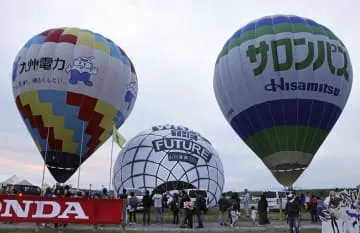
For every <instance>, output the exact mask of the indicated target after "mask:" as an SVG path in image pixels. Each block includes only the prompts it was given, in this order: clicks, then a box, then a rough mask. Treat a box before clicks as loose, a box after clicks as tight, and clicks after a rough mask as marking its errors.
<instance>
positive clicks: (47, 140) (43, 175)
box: [41, 120, 50, 191]
mask: <svg viewBox="0 0 360 233" xmlns="http://www.w3.org/2000/svg"><path fill="white" fill-rule="evenodd" d="M49 131H50V120H49V125H48V130H47V135H46V145H45V156H44V166H43V173H42V180H41V191H43V190H42V189H43V186H44V179H45V167H46V158H47V151H48V144H49Z"/></svg>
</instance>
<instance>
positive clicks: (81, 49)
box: [12, 28, 138, 183]
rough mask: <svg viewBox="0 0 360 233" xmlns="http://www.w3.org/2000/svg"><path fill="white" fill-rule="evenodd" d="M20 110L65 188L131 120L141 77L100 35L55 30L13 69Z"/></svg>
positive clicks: (31, 44) (35, 41)
mask: <svg viewBox="0 0 360 233" xmlns="http://www.w3.org/2000/svg"><path fill="white" fill-rule="evenodd" d="M12 87H13V93H14V98H15V101H16V105H17V107H18V110H19V112H20V114H21V116H22V118H23V120H24V122H25V124H26V126H27V128H28V130H29V132H30V134H31V136H32V138H33V139H34V141H35V143H36V145H37V147H38V149H39V151H40V152H41V155H42V157H43V158H44V159H45V161H46V164H47V167H48V168H49V170H50V172H51V174H52V175H53V177H54V178H55V179H56V180H57V181H58V182H61V183H63V182H65V181H66V180H68V179H69V178H70V177H71V175H72V174H73V173H74V172H75V171H76V169H77V168H78V167H79V166H80V164H81V163H83V162H84V161H86V159H87V158H89V156H91V155H92V154H93V153H94V151H95V150H96V149H97V148H99V147H100V146H101V145H102V144H103V143H104V142H105V141H106V140H107V139H108V137H109V136H110V135H111V133H112V127H113V123H114V124H115V127H116V128H119V127H120V126H121V125H122V124H123V123H124V121H125V120H126V118H127V117H128V116H129V114H130V112H131V110H132V108H133V106H134V103H135V100H136V97H137V87H138V84H137V77H136V72H135V69H134V66H133V64H132V62H131V61H130V59H129V58H128V56H127V55H126V54H125V52H124V51H123V50H122V49H121V48H120V47H119V46H117V45H116V44H115V43H113V42H112V41H111V40H109V39H107V38H105V37H103V36H102V35H100V34H98V33H94V32H91V31H89V30H84V29H79V28H55V29H50V30H47V31H44V32H42V33H40V34H38V35H35V36H34V37H32V38H31V39H30V40H29V41H28V42H27V43H26V44H25V46H24V47H23V48H22V49H21V50H20V52H19V53H18V55H17V57H16V59H15V62H14V64H13V73H12Z"/></svg>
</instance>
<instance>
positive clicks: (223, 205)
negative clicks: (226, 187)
mask: <svg viewBox="0 0 360 233" xmlns="http://www.w3.org/2000/svg"><path fill="white" fill-rule="evenodd" d="M218 205H219V212H220V225H221V226H223V225H224V226H226V222H227V220H226V219H227V217H228V209H229V207H230V205H231V204H230V201H229V200H228V199H226V197H225V194H224V193H223V194H222V197H221V198H220V199H219V202H218Z"/></svg>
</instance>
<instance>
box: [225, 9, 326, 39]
mask: <svg viewBox="0 0 360 233" xmlns="http://www.w3.org/2000/svg"><path fill="white" fill-rule="evenodd" d="M280 23H292V24H299V23H303V24H307V25H309V26H317V27H321V28H323V29H325V30H326V31H329V29H328V28H326V27H325V26H323V25H321V24H318V23H316V22H315V21H313V20H311V19H305V18H301V17H299V16H285V15H277V16H273V17H264V18H261V19H259V20H257V21H254V22H251V23H249V24H247V25H246V26H245V27H243V28H241V29H239V30H238V31H236V32H235V33H234V35H233V36H232V37H231V38H230V39H229V40H227V42H226V43H225V45H224V46H227V45H228V44H229V43H230V41H231V40H233V39H235V38H237V37H240V36H241V35H242V34H244V33H245V32H247V31H251V30H255V28H259V27H261V26H271V25H276V24H280Z"/></svg>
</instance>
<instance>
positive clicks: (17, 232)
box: [0, 208, 321, 233]
mask: <svg viewBox="0 0 360 233" xmlns="http://www.w3.org/2000/svg"><path fill="white" fill-rule="evenodd" d="M243 216H244V213H242V217H241V218H240V219H241V220H240V222H245V221H249V220H248V219H245V218H244V217H243ZM268 217H269V220H270V222H271V221H274V222H279V221H278V220H279V218H280V214H279V212H270V213H269V215H268ZM151 219H152V222H153V223H154V219H155V213H152V215H151ZM204 220H205V226H206V222H208V223H209V222H212V223H216V222H218V210H217V208H215V209H210V210H209V211H208V213H207V214H206V215H205V216H204ZM302 221H310V214H309V213H308V212H306V211H305V212H303V213H302ZM171 222H172V214H171V212H170V210H169V209H166V210H165V215H164V223H168V224H169V223H171ZM137 223H139V225H141V223H142V213H141V212H139V213H137ZM194 224H195V226H196V217H195V216H194ZM284 224H285V220H284ZM245 228H246V227H245ZM189 231H190V232H221V233H230V232H242V233H246V232H249V233H260V232H261V233H288V232H289V230H288V229H287V228H286V226H285V227H284V229H279V228H275V227H272V226H271V224H270V225H269V226H268V227H265V229H264V228H262V229H260V230H259V228H254V229H248V228H246V229H244V228H241V223H240V228H234V229H231V228H217V229H216V228H208V229H206V228H205V229H201V230H196V229H193V230H190V229H180V228H179V229H172V230H171V231H165V229H164V230H161V231H159V230H155V229H154V230H153V229H151V230H149V229H148V230H144V231H139V230H135V229H131V228H130V229H129V228H127V229H126V230H125V232H131V233H141V232H146V233H159V232H160V233H161V232H189ZM28 232H29V233H30V232H34V228H32V229H0V233H28ZM39 232H40V233H56V232H57V231H56V230H54V229H40V230H39ZM62 232H63V233H87V232H89V233H90V232H93V230H74V229H65V230H63V231H62ZM97 232H99V233H110V232H121V230H120V229H118V230H100V229H99V230H98V231H97ZM320 232H321V230H320V229H315V228H314V229H301V233H320Z"/></svg>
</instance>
